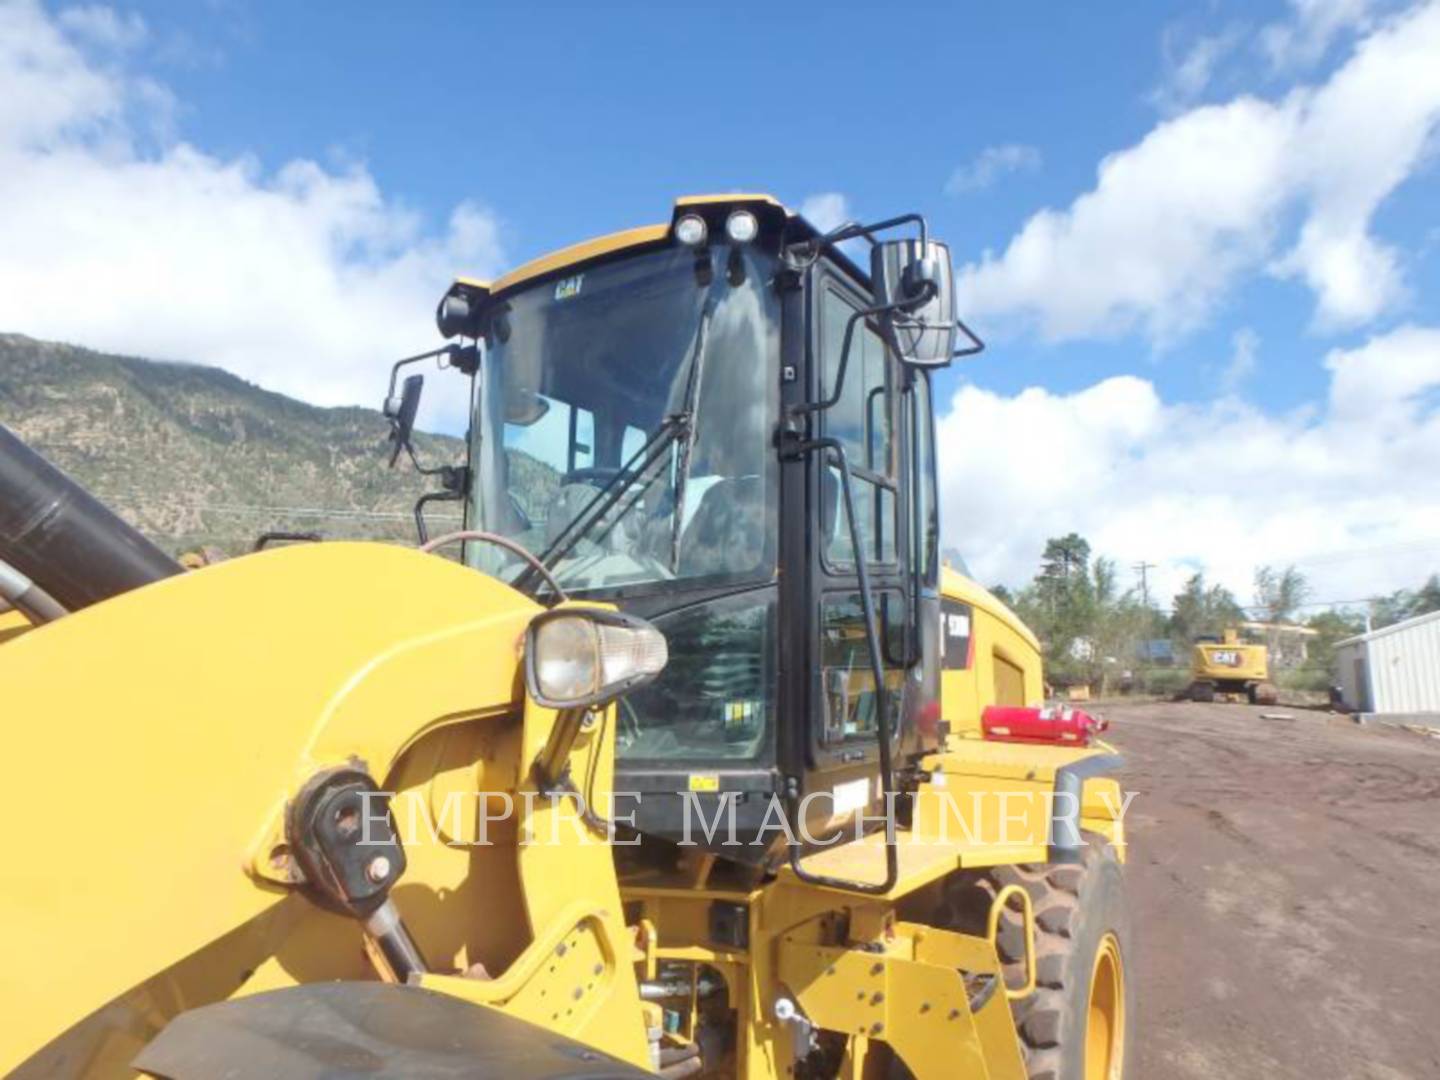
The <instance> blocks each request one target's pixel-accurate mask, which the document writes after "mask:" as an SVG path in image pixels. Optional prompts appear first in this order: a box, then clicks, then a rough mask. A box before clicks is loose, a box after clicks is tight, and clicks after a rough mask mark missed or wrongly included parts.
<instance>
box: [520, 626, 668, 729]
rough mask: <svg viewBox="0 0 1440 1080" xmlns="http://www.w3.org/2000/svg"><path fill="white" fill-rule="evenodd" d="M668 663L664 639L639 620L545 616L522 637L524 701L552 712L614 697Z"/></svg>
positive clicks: (658, 632)
mask: <svg viewBox="0 0 1440 1080" xmlns="http://www.w3.org/2000/svg"><path fill="white" fill-rule="evenodd" d="M669 658H670V652H669V649H668V648H667V647H666V645H665V635H664V634H662V633H660V631H659V630H656V629H655V627H653V626H651V625H650V624H649V623H648V622H646V621H645V620H644V619H637V618H635V617H634V616H632V615H621V614H619V613H617V612H612V611H577V610H575V609H568V610H561V611H549V612H546V613H545V614H543V615H537V616H536V617H535V618H534V619H533V620H532V621H531V623H530V629H529V630H528V632H527V633H526V638H525V679H526V682H527V684H528V686H529V690H530V696H531V697H533V698H534V699H535V700H536V701H538V702H539V703H540V704H541V705H545V706H547V707H549V708H552V709H575V708H581V707H583V706H586V705H597V704H600V703H601V702H605V701H609V700H611V699H612V698H616V697H619V696H620V695H621V694H623V693H625V692H626V691H627V690H630V689H633V688H634V687H636V686H639V685H640V684H641V683H644V682H648V681H649V680H650V679H653V678H654V677H655V676H656V675H658V674H660V672H661V671H662V670H664V667H665V661H666V660H668V659H669Z"/></svg>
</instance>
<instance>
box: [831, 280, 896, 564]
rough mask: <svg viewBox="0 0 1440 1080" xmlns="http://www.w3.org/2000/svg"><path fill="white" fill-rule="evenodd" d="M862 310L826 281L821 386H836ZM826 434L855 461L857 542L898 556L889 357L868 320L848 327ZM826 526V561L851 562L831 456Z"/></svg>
mask: <svg viewBox="0 0 1440 1080" xmlns="http://www.w3.org/2000/svg"><path fill="white" fill-rule="evenodd" d="M857 310H858V308H857V307H856V305H855V304H853V303H851V301H850V300H848V299H847V298H846V297H845V296H843V295H842V294H841V293H840V292H839V291H838V290H836V289H833V288H827V289H825V290H824V292H823V293H822V295H821V300H820V357H821V375H822V379H821V381H822V384H823V385H822V388H821V392H822V394H823V395H824V396H825V397H826V398H829V397H830V396H831V395H833V394H834V392H835V380H836V378H837V377H838V375H839V369H840V358H841V353H842V351H843V348H844V342H845V327H846V324H847V323H848V322H849V321H850V318H851V316H853V315H854V314H855V312H856V311H857ZM821 415H822V416H823V417H824V420H823V427H824V432H825V434H826V435H827V436H829V437H831V438H834V439H836V440H838V441H839V442H840V444H841V445H842V446H843V447H844V448H845V457H846V460H847V462H848V464H849V466H850V473H851V479H852V482H853V494H854V499H855V516H856V524H857V526H858V532H859V534H860V544H861V546H862V547H863V548H864V552H865V558H866V561H867V562H870V563H881V564H884V563H893V562H894V561H895V542H896V539H895V538H896V514H897V512H898V510H899V507H898V504H897V500H896V498H895V492H896V482H895V475H896V446H895V432H894V424H893V409H892V385H891V375H890V365H889V364H888V363H887V362H886V354H885V344H884V342H883V341H882V339H881V337H880V335H879V333H877V332H876V330H875V329H874V328H873V327H872V326H870V324H869V323H868V322H862V323H859V324H857V325H856V327H855V329H854V331H853V332H852V334H851V343H850V360H849V363H848V365H847V367H846V372H845V381H844V383H843V384H842V386H841V388H840V397H839V400H837V401H836V402H835V404H834V405H833V406H831V407H830V408H829V409H827V410H825V412H824V413H822V414H821ZM821 487H822V490H821V510H822V513H821V528H822V530H823V532H824V537H825V546H824V556H825V561H826V563H827V564H829V565H830V566H832V567H838V566H853V565H854V563H855V553H854V551H853V550H852V549H851V540H850V529H849V523H848V521H847V519H846V516H845V508H844V503H843V501H842V500H843V498H844V493H843V489H842V487H841V477H840V470H839V468H838V466H837V465H835V464H834V463H831V464H829V465H828V466H827V468H826V469H825V471H824V472H823V473H822V483H821Z"/></svg>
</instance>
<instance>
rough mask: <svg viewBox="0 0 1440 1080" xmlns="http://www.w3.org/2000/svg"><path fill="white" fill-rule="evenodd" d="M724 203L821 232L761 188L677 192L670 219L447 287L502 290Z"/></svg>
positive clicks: (796, 234)
mask: <svg viewBox="0 0 1440 1080" xmlns="http://www.w3.org/2000/svg"><path fill="white" fill-rule="evenodd" d="M726 207H735V208H737V209H738V208H741V207H744V208H746V209H750V210H755V211H757V212H760V213H765V214H766V215H767V216H770V217H772V218H778V219H782V220H783V222H784V226H785V229H786V232H787V235H788V236H790V237H791V238H792V239H794V240H801V241H803V240H807V239H811V238H813V237H818V236H820V235H822V232H821V230H820V229H818V228H816V227H815V226H814V225H813V224H811V223H810V222H809V221H807V220H805V218H803V217H801V216H800V215H799V214H797V213H795V212H794V211H792V210H789V209H787V208H786V207H785V205H784V204H783V203H781V202H780V200H779V199H777V198H775V196H773V195H767V194H765V193H763V192H746V193H735V192H732V193H729V194H724V195H682V196H681V197H680V198H678V199H676V200H675V203H674V205H673V206H672V208H671V213H670V221H668V222H665V223H661V224H657V225H641V226H639V227H637V228H632V229H622V230H620V231H619V232H613V233H608V234H606V235H604V236H597V237H595V238H593V239H590V240H583V241H581V242H580V243H578V244H571V245H570V246H569V247H563V248H560V249H559V250H558V251H552V252H550V253H549V254H547V255H541V256H540V257H539V258H537V259H531V260H530V261H529V262H527V263H524V264H522V265H520V266H518V267H516V268H515V269H514V270H511V271H509V272H508V273H505V274H502V275H500V276H499V277H497V278H495V279H494V280H488V281H487V280H484V279H481V278H472V277H457V278H456V279H455V282H454V284H453V285H452V286H451V287H450V290H449V291H448V292H447V295H448V294H449V292H455V291H463V292H468V293H479V294H482V295H486V296H495V295H498V294H499V293H502V292H507V291H509V290H511V289H513V288H515V287H516V286H518V285H523V284H526V283H528V282H531V281H534V280H536V279H538V278H542V277H546V276H548V275H550V274H554V273H556V272H559V271H562V270H566V269H569V268H570V267H573V266H579V265H580V264H582V263H588V262H590V261H591V260H594V259H599V258H603V257H605V256H607V255H614V254H616V253H617V252H622V251H627V250H629V249H632V248H641V247H646V246H648V245H651V244H657V243H661V242H663V241H665V240H667V239H669V237H670V234H671V230H672V228H673V227H674V223H675V221H676V219H678V218H679V217H681V216H682V215H683V214H684V213H685V212H686V211H694V212H701V213H704V212H705V211H719V210H722V209H724V208H726ZM837 255H838V257H839V260H840V261H841V262H842V263H844V265H845V268H846V269H847V270H848V271H850V272H851V273H852V274H853V275H854V276H855V277H856V278H858V279H859V280H860V281H862V282H866V283H868V282H869V275H868V274H867V273H865V272H864V271H863V270H862V269H861V268H860V267H859V266H857V265H856V264H855V263H854V261H853V260H851V259H849V258H847V257H846V256H845V255H844V254H843V253H837Z"/></svg>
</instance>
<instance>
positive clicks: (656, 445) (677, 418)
mask: <svg viewBox="0 0 1440 1080" xmlns="http://www.w3.org/2000/svg"><path fill="white" fill-rule="evenodd" d="M715 307H716V302H715V298H714V297H713V296H712V297H710V298H709V299H708V300H706V302H705V307H704V309H703V310H702V312H701V315H700V326H699V328H698V329H697V330H696V334H695V349H694V351H693V352H692V353H691V355H690V365H689V370H688V371H687V373H686V383H685V399H684V402H683V404H682V407H681V410H680V411H679V412H677V413H671V414H670V415H669V416H667V417H665V419H664V420H662V421H661V422H660V426H659V427H657V428H656V429H655V431H654V432H653V433H651V435H650V437H649V438H648V439H646V440H645V444H644V445H643V446H641V447H640V449H638V450H636V451H635V453H633V454H631V455H630V457H629V459H628V460H627V461H626V462H625V464H624V465H622V466H621V467H620V471H619V472H617V473H616V474H615V475H614V476H612V477H611V478H610V479H609V480H608V481H607V482H606V483H605V486H604V487H602V488H600V489H599V490H598V491H597V492H596V493H595V495H594V497H593V498H591V499H590V501H589V502H587V503H586V504H585V505H584V506H583V507H581V508H580V512H579V513H578V514H576V515H575V517H574V518H572V519H571V521H570V523H569V524H568V525H566V526H565V528H564V529H562V530H561V531H560V535H559V536H557V537H556V538H555V540H554V541H553V542H552V543H551V544H550V546H549V547H547V548H546V549H545V550H544V551H542V552H541V553H540V556H539V559H540V562H541V563H542V564H543V565H545V566H547V567H552V568H553V567H554V566H555V565H556V564H557V563H558V562H559V561H560V560H561V559H563V558H565V556H567V555H569V554H570V552H571V551H573V550H574V548H575V545H576V544H578V543H579V542H580V540H581V539H582V538H583V537H584V536H585V534H586V533H588V532H589V531H590V530H591V529H592V528H593V527H594V526H595V524H596V522H599V521H602V520H604V518H605V515H606V514H608V513H609V512H610V509H611V508H612V507H613V506H614V505H615V504H616V503H618V502H619V501H620V500H621V499H622V498H624V497H625V494H626V492H628V491H629V490H630V488H631V487H632V486H633V485H634V483H635V481H636V480H638V479H640V478H641V477H642V476H645V475H646V474H647V473H649V471H650V470H651V468H653V467H654V465H655V463H656V462H657V461H658V460H659V459H660V457H661V456H662V455H663V454H665V453H666V451H668V450H669V449H670V444H671V443H673V442H675V441H676V440H677V439H683V440H684V442H683V443H682V444H681V455H682V456H681V461H680V464H679V475H678V478H677V480H676V507H675V521H676V523H677V525H676V528H675V531H674V532H673V533H672V539H671V556H672V562H673V561H676V556H675V549H676V548H677V547H678V544H679V535H678V523H679V521H680V514H681V509H682V508H683V505H684V504H683V503H681V502H680V501H679V500H680V499H681V497H682V496H683V494H684V485H685V482H686V479H687V478H688V475H689V471H690V451H691V449H692V448H693V447H694V444H695V408H696V402H697V400H698V398H699V393H700V378H699V370H700V369H701V368H702V367H703V364H704V355H705V343H706V341H707V339H708V338H709V335H710V320H711V317H712V316H713V315H714V314H715ZM637 462H638V463H639V464H638V465H637V464H636V463H637ZM536 575H537V571H536V570H535V569H534V568H533V567H527V568H526V569H525V570H524V571H522V572H521V574H520V576H519V577H518V578H516V579H515V582H514V586H515V588H517V589H523V588H524V587H525V586H526V585H527V584H528V583H529V582H530V581H531V580H532V579H533V578H534V577H535V576H536Z"/></svg>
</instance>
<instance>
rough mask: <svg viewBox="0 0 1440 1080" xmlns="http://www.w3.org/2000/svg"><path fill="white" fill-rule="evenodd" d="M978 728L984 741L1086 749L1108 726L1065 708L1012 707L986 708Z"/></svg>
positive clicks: (1101, 719)
mask: <svg viewBox="0 0 1440 1080" xmlns="http://www.w3.org/2000/svg"><path fill="white" fill-rule="evenodd" d="M980 726H981V730H983V731H984V733H985V737H986V738H987V739H993V740H995V741H996V742H1046V743H1073V744H1075V745H1077V746H1089V745H1090V740H1091V739H1093V738H1094V737H1095V736H1096V735H1098V734H1100V732H1102V731H1104V730H1105V729H1107V728H1108V727H1109V726H1110V723H1109V721H1107V720H1106V719H1104V718H1103V717H1100V716H1091V715H1090V714H1089V713H1087V712H1084V711H1083V710H1081V709H1072V708H1070V706H1068V705H1046V706H1044V707H1043V708H1021V707H1019V706H1015V705H987V706H986V707H985V711H984V712H983V713H981V714H980Z"/></svg>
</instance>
